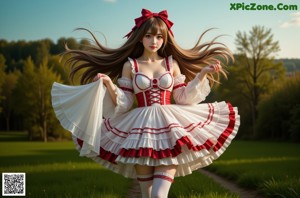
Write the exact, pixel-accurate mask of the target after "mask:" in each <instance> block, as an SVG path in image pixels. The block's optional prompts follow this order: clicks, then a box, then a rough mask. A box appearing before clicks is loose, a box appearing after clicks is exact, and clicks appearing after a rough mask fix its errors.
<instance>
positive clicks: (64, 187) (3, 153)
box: [0, 141, 132, 198]
mask: <svg viewBox="0 0 300 198" xmlns="http://www.w3.org/2000/svg"><path fill="white" fill-rule="evenodd" d="M0 171H1V172H25V173H26V195H27V197H37V198H39V197H51V198H52V197H91V198H93V197H97V198H98V197H103V198H104V197H105V198H119V197H124V196H125V195H126V194H127V191H128V188H129V186H130V185H131V182H132V180H131V179H126V178H124V177H122V176H121V175H118V174H114V173H112V172H111V171H109V170H107V169H104V168H102V167H101V166H100V165H99V164H97V163H95V162H94V161H92V160H90V159H87V158H83V157H79V156H78V152H77V151H76V150H75V147H74V144H73V142H50V143H42V142H3V141H1V143H0Z"/></svg>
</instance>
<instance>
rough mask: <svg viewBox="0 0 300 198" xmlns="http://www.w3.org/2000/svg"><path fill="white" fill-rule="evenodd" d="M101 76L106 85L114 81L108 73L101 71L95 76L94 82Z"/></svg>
mask: <svg viewBox="0 0 300 198" xmlns="http://www.w3.org/2000/svg"><path fill="white" fill-rule="evenodd" d="M100 78H102V80H103V84H104V85H105V86H106V85H108V84H110V83H112V81H111V79H110V77H109V76H108V75H106V74H101V73H98V74H97V75H96V76H95V77H94V79H93V82H95V81H97V80H99V79H100Z"/></svg>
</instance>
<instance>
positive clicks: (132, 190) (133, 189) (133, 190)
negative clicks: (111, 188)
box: [126, 180, 142, 198]
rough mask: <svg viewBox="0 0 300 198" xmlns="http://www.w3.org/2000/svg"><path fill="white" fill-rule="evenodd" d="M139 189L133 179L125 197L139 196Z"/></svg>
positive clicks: (138, 197)
mask: <svg viewBox="0 0 300 198" xmlns="http://www.w3.org/2000/svg"><path fill="white" fill-rule="evenodd" d="M141 197H142V194H141V190H140V186H139V183H138V181H137V180H134V181H133V182H132V184H131V187H130V188H129V190H128V192H127V195H126V198H141Z"/></svg>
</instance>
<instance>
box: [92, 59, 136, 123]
mask: <svg viewBox="0 0 300 198" xmlns="http://www.w3.org/2000/svg"><path fill="white" fill-rule="evenodd" d="M100 78H101V79H102V80H103V84H104V85H105V87H106V88H107V93H108V94H106V95H105V97H104V102H105V106H104V107H103V108H104V112H105V113H104V114H105V116H106V117H114V116H116V115H117V114H120V113H124V112H126V111H128V110H129V109H130V108H131V106H132V104H133V94H132V92H133V89H132V80H131V65H130V63H129V62H126V63H125V64H124V66H123V70H122V78H119V79H118V84H119V87H118V86H116V85H115V84H114V83H113V82H112V80H111V79H110V77H109V76H107V75H105V74H100V73H98V74H97V75H96V76H95V78H94V81H96V80H98V79H100Z"/></svg>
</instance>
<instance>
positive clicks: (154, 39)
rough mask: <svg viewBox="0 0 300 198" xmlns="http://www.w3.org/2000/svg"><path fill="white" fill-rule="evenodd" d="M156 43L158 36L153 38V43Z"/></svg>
mask: <svg viewBox="0 0 300 198" xmlns="http://www.w3.org/2000/svg"><path fill="white" fill-rule="evenodd" d="M156 42H157V38H156V36H153V37H152V43H153V44H155V43H156Z"/></svg>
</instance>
